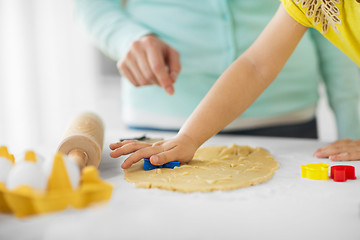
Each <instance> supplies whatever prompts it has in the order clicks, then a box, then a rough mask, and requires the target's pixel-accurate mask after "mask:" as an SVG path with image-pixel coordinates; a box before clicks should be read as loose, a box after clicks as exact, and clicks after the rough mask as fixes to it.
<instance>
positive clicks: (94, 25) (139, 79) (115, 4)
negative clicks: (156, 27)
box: [75, 0, 181, 94]
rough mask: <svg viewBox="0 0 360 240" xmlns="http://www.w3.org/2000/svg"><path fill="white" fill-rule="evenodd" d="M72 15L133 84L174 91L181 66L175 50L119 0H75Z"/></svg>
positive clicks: (169, 92)
mask: <svg viewBox="0 0 360 240" xmlns="http://www.w3.org/2000/svg"><path fill="white" fill-rule="evenodd" d="M75 15H76V17H77V19H78V21H79V22H80V23H81V24H82V25H83V27H84V28H85V29H86V31H87V32H88V33H89V35H90V36H91V38H92V39H93V41H94V42H95V44H96V45H97V46H98V48H100V49H101V50H102V51H103V52H104V53H105V54H106V55H107V56H109V57H110V58H112V59H113V60H115V61H117V62H118V64H117V67H118V69H119V70H120V71H121V73H122V75H123V76H125V77H126V78H127V79H128V80H129V81H130V82H131V83H132V84H133V85H134V86H136V87H138V86H144V85H150V84H156V85H159V86H161V87H162V88H164V89H165V91H166V92H167V93H168V94H173V93H174V88H173V84H174V82H175V80H176V77H177V75H178V74H179V72H180V69H181V65H180V57H179V54H178V52H177V51H176V50H175V49H173V48H172V47H171V46H169V45H168V44H166V43H165V42H164V41H162V40H161V39H159V38H157V37H155V36H153V35H151V33H152V32H151V31H150V30H149V29H147V28H146V27H144V26H143V25H142V24H140V23H139V22H137V21H136V19H134V18H132V17H131V16H130V15H129V14H128V13H127V12H126V11H125V9H124V8H123V6H122V5H121V3H120V1H119V0H76V1H75Z"/></svg>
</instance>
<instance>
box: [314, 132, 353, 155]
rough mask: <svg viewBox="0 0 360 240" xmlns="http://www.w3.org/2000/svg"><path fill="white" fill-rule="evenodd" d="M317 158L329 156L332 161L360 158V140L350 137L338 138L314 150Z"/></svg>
mask: <svg viewBox="0 0 360 240" xmlns="http://www.w3.org/2000/svg"><path fill="white" fill-rule="evenodd" d="M314 156H315V157H317V158H327V157H328V158H329V159H330V160H331V161H353V160H360V140H350V139H348V138H346V139H342V140H338V141H336V142H334V143H332V144H329V145H327V146H325V147H323V148H319V149H318V150H316V151H315V152H314Z"/></svg>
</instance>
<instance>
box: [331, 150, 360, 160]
mask: <svg viewBox="0 0 360 240" xmlns="http://www.w3.org/2000/svg"><path fill="white" fill-rule="evenodd" d="M329 159H330V160H331V161H356V160H360V151H353V152H342V153H340V154H335V155H331V156H330V157H329Z"/></svg>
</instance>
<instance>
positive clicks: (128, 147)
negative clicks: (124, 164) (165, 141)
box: [110, 141, 151, 158]
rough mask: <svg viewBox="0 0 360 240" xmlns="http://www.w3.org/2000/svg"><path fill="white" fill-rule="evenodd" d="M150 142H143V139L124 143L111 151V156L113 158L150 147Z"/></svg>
mask: <svg viewBox="0 0 360 240" xmlns="http://www.w3.org/2000/svg"><path fill="white" fill-rule="evenodd" d="M150 146H151V144H150V143H146V142H141V141H134V142H130V143H127V144H124V145H123V146H121V147H118V148H116V149H115V150H114V151H112V152H111V153H110V156H111V157H113V158H117V157H120V156H122V155H127V154H130V153H133V152H135V151H138V150H139V149H142V148H146V147H150Z"/></svg>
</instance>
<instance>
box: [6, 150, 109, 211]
mask: <svg viewBox="0 0 360 240" xmlns="http://www.w3.org/2000/svg"><path fill="white" fill-rule="evenodd" d="M0 148H1V147H0ZM6 152H7V149H6V151H5V150H4V147H2V149H0V156H1V157H6V158H8V159H9V160H10V161H11V162H12V163H13V164H14V160H13V159H14V158H13V157H11V155H10V154H8V155H7V154H6ZM6 155H7V156H6ZM9 156H10V157H9ZM112 190H113V186H112V185H111V184H109V183H107V182H105V181H103V180H102V179H101V178H100V177H99V172H98V170H97V169H96V168H95V167H94V166H87V167H85V168H83V169H82V172H81V177H80V184H79V186H78V188H77V189H73V188H72V185H71V182H70V180H69V177H68V173H67V170H66V166H65V162H64V157H63V155H62V154H61V153H57V154H56V155H55V157H54V162H53V166H52V170H51V174H50V176H49V178H48V181H47V188H46V191H44V192H39V191H36V190H34V189H33V188H32V187H30V186H27V185H21V186H19V187H17V188H15V189H13V190H10V189H7V188H6V186H5V184H4V183H1V182H0V212H2V213H14V214H15V216H16V217H19V218H22V217H26V216H30V215H35V214H43V213H48V212H54V211H60V210H64V209H67V208H68V207H69V206H72V207H74V208H77V209H79V208H84V207H87V206H89V205H91V204H94V203H98V202H104V201H108V200H109V199H110V198H111V194H112Z"/></svg>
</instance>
